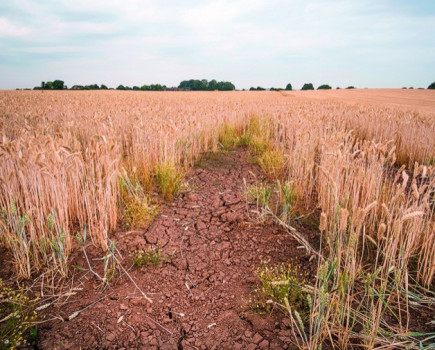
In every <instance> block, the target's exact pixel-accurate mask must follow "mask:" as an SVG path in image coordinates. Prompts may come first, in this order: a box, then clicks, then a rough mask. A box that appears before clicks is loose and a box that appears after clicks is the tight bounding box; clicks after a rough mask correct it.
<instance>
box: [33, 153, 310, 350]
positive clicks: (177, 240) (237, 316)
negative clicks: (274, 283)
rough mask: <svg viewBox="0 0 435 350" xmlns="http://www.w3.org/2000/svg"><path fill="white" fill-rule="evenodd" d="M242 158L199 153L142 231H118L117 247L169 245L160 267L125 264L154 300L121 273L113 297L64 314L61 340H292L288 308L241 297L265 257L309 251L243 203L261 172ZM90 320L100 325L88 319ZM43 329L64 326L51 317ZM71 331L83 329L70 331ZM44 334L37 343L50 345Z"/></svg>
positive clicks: (184, 345) (136, 343) (144, 344)
mask: <svg viewBox="0 0 435 350" xmlns="http://www.w3.org/2000/svg"><path fill="white" fill-rule="evenodd" d="M248 158H249V154H248V151H247V150H246V149H238V150H237V151H235V152H228V153H224V154H206V155H204V157H203V159H202V160H201V161H200V163H199V165H198V166H196V167H194V168H192V169H191V170H189V172H188V173H187V175H186V181H187V182H188V184H189V190H188V191H186V192H184V193H182V194H180V195H179V196H178V197H177V198H176V199H175V200H174V201H173V203H170V204H168V205H165V206H163V207H162V208H161V212H160V214H159V215H158V216H157V217H156V218H155V219H154V221H153V223H152V224H151V225H150V227H149V228H148V229H147V230H146V231H145V232H143V233H135V234H132V235H127V236H125V235H123V234H122V233H119V234H117V236H116V237H115V240H116V242H117V247H118V248H119V249H120V251H121V253H122V254H123V255H124V256H128V254H129V252H131V251H134V250H137V249H143V250H146V249H148V247H150V246H160V247H162V246H164V248H163V249H162V255H163V256H169V255H171V254H173V253H174V252H175V254H174V256H173V258H172V259H171V260H170V261H169V262H167V263H164V264H162V265H161V266H159V267H158V268H153V267H151V266H148V267H146V268H145V269H144V270H143V271H141V270H134V271H133V272H132V276H133V277H134V278H135V280H136V282H137V283H138V285H139V286H140V287H141V288H142V289H143V291H145V293H147V294H148V295H149V296H150V297H151V298H152V299H153V301H154V302H153V304H149V303H148V302H147V301H146V300H144V299H135V298H131V295H132V293H133V292H134V288H133V287H132V286H131V283H129V281H128V280H126V279H125V280H124V279H123V280H122V281H120V282H119V283H118V284H117V285H115V286H113V293H114V294H113V295H112V296H111V297H110V298H107V299H105V300H104V301H103V302H101V303H99V304H97V305H96V306H94V307H92V308H90V309H89V311H87V310H86V311H85V312H83V315H81V317H80V318H78V319H77V320H74V321H71V322H69V324H68V328H69V330H68V332H67V333H68V334H66V337H65V338H68V341H67V343H66V344H71V345H76V346H81V347H83V348H122V347H124V348H128V349H130V348H159V349H255V348H262V349H269V348H271V349H283V348H284V349H285V348H288V347H289V344H290V337H291V331H290V329H289V323H288V320H286V318H285V316H284V315H283V314H281V313H279V312H274V313H272V314H271V315H258V314H255V313H253V312H252V311H251V310H250V309H249V307H248V306H247V301H248V299H249V297H250V293H251V291H252V290H253V289H254V288H255V287H256V285H257V280H256V278H255V273H254V271H255V270H256V268H257V267H258V266H259V265H260V264H261V262H262V261H264V260H266V259H269V260H270V261H271V263H272V264H279V263H284V262H288V261H289V260H293V261H294V262H295V263H298V264H300V265H302V266H305V267H308V265H309V263H308V257H306V256H304V253H303V252H302V251H301V250H300V249H297V248H296V246H297V245H298V244H297V243H296V242H295V241H294V240H292V239H291V237H290V236H289V235H288V234H287V233H286V232H285V231H283V230H282V229H280V228H279V227H277V226H276V225H274V224H270V223H269V224H267V225H265V224H258V223H256V221H255V220H252V219H250V218H249V216H248V213H249V212H250V211H252V210H253V209H255V207H254V206H252V205H247V203H246V200H245V194H244V182H245V181H246V183H247V184H253V183H255V182H259V181H261V180H262V174H261V171H260V169H259V168H258V166H256V165H253V164H251V163H250V162H248ZM91 292H92V291H91ZM89 295H90V296H93V298H95V295H96V294H92V293H90V294H89ZM83 300H86V298H85V297H84V298H83ZM121 316H122V322H119V323H118V321H119V319H120V317H121ZM93 322H98V328H99V329H97V328H96V327H94V326H91V325H92V323H93ZM50 332H54V333H56V334H62V332H64V333H65V330H64V329H63V328H62V324H56V325H53V327H52V328H51V329H50V330H49V332H48V333H50ZM74 333H75V334H80V339H77V338H76V339H75V340H72V339H74ZM46 340H47V342H44V341H42V343H41V345H43V348H48V347H49V346H50V345H53V343H52V342H50V340H49V339H46ZM71 340H72V342H70V341H71ZM44 345H45V346H47V347H45V346H44Z"/></svg>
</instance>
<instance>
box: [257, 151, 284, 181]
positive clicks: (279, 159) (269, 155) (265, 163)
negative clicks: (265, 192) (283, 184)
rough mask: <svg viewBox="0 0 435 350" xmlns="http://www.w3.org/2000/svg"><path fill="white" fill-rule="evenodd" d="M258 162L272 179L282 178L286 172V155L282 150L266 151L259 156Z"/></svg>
mask: <svg viewBox="0 0 435 350" xmlns="http://www.w3.org/2000/svg"><path fill="white" fill-rule="evenodd" d="M258 164H259V165H260V167H261V169H262V170H263V172H264V173H265V174H266V176H267V177H268V178H269V179H270V180H273V179H280V178H281V177H282V175H283V172H284V165H285V157H284V155H283V154H282V152H280V151H265V152H264V153H263V154H262V155H261V156H259V157H258Z"/></svg>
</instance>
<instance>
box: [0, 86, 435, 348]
mask: <svg viewBox="0 0 435 350" xmlns="http://www.w3.org/2000/svg"><path fill="white" fill-rule="evenodd" d="M389 93H390V95H388V94H389ZM419 93H420V95H418V94H419ZM322 94H323V95H322ZM376 96H379V93H378V94H376V91H372V90H367V91H364V90H355V91H340V92H336V91H332V92H322V93H321V92H317V91H316V92H310V93H309V94H303V92H297V93H296V92H294V93H290V92H197V93H192V92H163V93H162V92H155V93H151V92H150V93H140V92H119V91H100V92H98V91H97V92H81V91H79V92H73V91H60V92H55V91H53V92H49V91H29V92H28V91H1V92H0V130H1V137H2V139H1V143H0V183H1V185H0V210H1V214H0V244H1V245H3V246H4V247H6V248H7V249H8V250H10V251H11V253H12V255H13V262H14V266H15V271H16V276H17V278H32V277H34V276H36V275H38V274H40V273H42V272H44V273H47V271H50V272H51V273H52V275H53V276H54V278H67V277H68V275H69V265H68V258H69V256H70V254H71V252H72V250H73V249H74V244H75V243H74V241H75V239H74V238H75V236H76V234H77V232H81V231H83V227H86V228H87V232H88V236H89V239H91V240H92V242H93V243H94V244H95V245H97V246H99V247H101V248H103V249H109V243H108V242H109V237H110V235H111V233H112V232H113V231H114V230H115V229H116V228H117V225H118V222H119V220H120V219H121V217H122V215H123V211H122V205H121V204H120V203H121V202H122V199H123V196H124V193H123V190H122V185H121V184H122V183H125V181H126V180H128V179H136V180H137V181H138V182H139V183H140V184H141V186H142V188H143V190H144V191H145V192H146V191H148V192H149V191H151V187H152V186H153V185H152V181H153V178H154V177H155V175H156V172H157V171H158V170H156V169H159V167H161V166H162V165H167V164H170V165H171V166H173V167H175V169H178V170H179V171H180V172H182V171H184V170H186V169H187V168H189V167H191V166H192V165H193V164H194V163H195V161H196V160H197V159H198V157H199V156H200V155H201V153H203V152H205V151H209V150H212V151H217V150H218V149H219V148H221V147H222V144H223V140H224V138H225V135H224V136H223V134H225V130H229V129H231V130H233V131H234V133H235V134H236V135H237V137H243V136H246V137H247V138H248V141H247V144H248V145H249V146H250V147H257V146H259V145H261V144H266V145H267V146H266V149H268V150H269V152H279V154H281V155H282V159H283V164H282V171H281V172H280V174H279V175H277V173H276V172H275V173H273V174H272V176H271V178H272V179H276V178H278V177H279V179H280V181H282V182H287V183H290V184H291V186H292V188H293V189H294V193H295V201H297V207H298V208H299V210H300V212H302V213H315V214H313V215H315V216H316V220H318V222H319V227H318V229H317V230H316V234H317V235H318V236H319V237H320V240H321V242H322V246H321V251H320V252H319V254H320V256H321V258H320V259H319V264H318V271H317V277H316V283H315V284H314V285H312V286H311V287H310V288H311V289H310V292H309V293H308V298H309V304H310V317H309V318H308V320H304V321H302V320H301V319H300V317H299V314H298V313H297V312H295V311H294V310H292V308H291V305H288V313H289V317H290V318H291V321H292V325H293V330H294V334H295V338H296V339H297V344H298V346H299V347H301V348H309V349H317V348H318V346H319V344H322V343H323V342H325V341H328V342H330V343H332V344H335V345H336V346H337V347H339V348H347V347H349V346H351V344H354V343H355V342H358V343H359V344H363V346H364V347H366V348H374V347H382V346H384V347H386V348H388V347H390V348H405V347H408V346H414V345H415V344H416V340H415V336H414V335H412V334H409V332H408V326H409V315H410V314H411V313H412V312H413V311H412V310H419V308H426V307H428V306H427V305H428V304H429V307H433V305H434V304H433V301H434V294H433V293H434V292H435V291H434V290H433V285H434V273H435V107H434V101H435V96H434V95H433V93H432V92H428V91H421V92H420V91H416V90H415V91H412V92H411V91H403V92H402V91H400V92H397V91H393V92H388V91H384V92H383V95H382V97H381V98H379V97H376ZM389 101H390V102H389ZM410 101H411V102H410ZM421 101H426V102H421ZM267 162H272V164H269V165H270V166H271V167H273V166H274V164H273V160H270V158H263V163H262V164H263V165H264V168H265V169H266V171H267V169H268V168H267V167H268V163H267ZM287 224H289V225H290V224H291V218H288V222H287ZM387 314H389V317H387ZM391 314H393V315H394V316H395V317H392V316H391ZM391 318H393V321H391V320H390V319H391Z"/></svg>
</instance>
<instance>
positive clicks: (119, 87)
mask: <svg viewBox="0 0 435 350" xmlns="http://www.w3.org/2000/svg"><path fill="white" fill-rule="evenodd" d="M116 90H127V88H126V87H125V86H124V85H118V87H117V88H116Z"/></svg>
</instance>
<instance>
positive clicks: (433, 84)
mask: <svg viewBox="0 0 435 350" xmlns="http://www.w3.org/2000/svg"><path fill="white" fill-rule="evenodd" d="M427 88H428V89H430V90H435V81H434V82H433V83H432V84H430V85H429V86H428V87H427Z"/></svg>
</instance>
